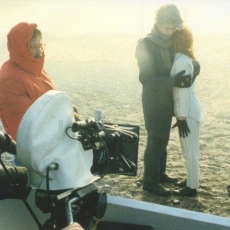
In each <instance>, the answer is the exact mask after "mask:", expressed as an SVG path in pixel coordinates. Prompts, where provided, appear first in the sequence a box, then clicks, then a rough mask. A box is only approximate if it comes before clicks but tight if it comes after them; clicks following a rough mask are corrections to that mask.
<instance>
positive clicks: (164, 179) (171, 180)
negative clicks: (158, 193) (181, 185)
mask: <svg viewBox="0 0 230 230" xmlns="http://www.w3.org/2000/svg"><path fill="white" fill-rule="evenodd" d="M177 181H178V179H177V178H175V177H169V176H168V175H167V174H163V175H162V176H161V177H160V183H175V182H177Z"/></svg>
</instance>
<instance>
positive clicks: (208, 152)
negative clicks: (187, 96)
mask: <svg viewBox="0 0 230 230" xmlns="http://www.w3.org/2000/svg"><path fill="white" fill-rule="evenodd" d="M84 39H85V38H84ZM84 39H82V40H81V42H82V43H81V48H82V49H83V50H84V53H83V54H82V55H80V54H79V53H77V54H75V56H74V57H73V58H72V59H71V58H70V59H69V60H65V59H63V58H62V55H64V51H63V53H61V52H59V56H58V57H59V59H58V58H57V57H56V59H54V58H55V57H54V56H53V57H52V56H49V54H48V55H47V63H46V69H47V71H48V73H50V75H51V76H52V78H53V80H54V82H55V83H56V85H57V86H58V88H59V89H60V90H63V91H66V92H68V94H69V95H70V96H71V98H72V100H73V103H74V104H76V105H77V107H78V109H79V112H80V114H81V116H82V118H83V119H87V118H93V117H94V110H95V109H101V110H102V112H103V117H102V118H103V120H104V121H108V122H113V123H118V124H119V123H120V124H134V125H139V126H140V140H139V156H138V173H137V176H136V177H127V176H118V175H106V176H105V177H104V178H103V179H102V180H100V181H99V182H98V187H99V189H101V190H103V191H105V192H106V193H108V194H110V195H116V196H121V197H126V198H131V199H137V200H142V201H147V202H151V203H157V204H162V205H166V206H172V207H177V208H181V209H188V210H193V211H198V212H203V213H209V214H215V215H220V216H225V217H230V197H229V195H228V193H227V189H226V187H227V186H228V185H229V184H230V178H229V171H230V160H229V150H230V142H229V138H230V130H229V124H230V116H229V114H230V106H229V105H230V100H229V98H230V92H229V88H230V77H229V73H230V66H229V59H230V58H229V54H223V55H222V53H221V54H218V55H219V56H218V55H217V53H218V51H219V50H220V49H221V47H222V45H221V44H223V43H226V41H227V39H229V38H228V36H225V37H223V36H220V37H216V38H215V39H212V40H209V39H208V37H205V36H203V37H202V36H200V37H197V38H196V48H197V50H198V52H197V54H198V55H197V58H198V60H199V61H200V62H201V74H200V76H198V78H197V80H196V83H195V84H196V92H197V97H198V98H199V101H200V103H201V106H202V123H201V136H200V170H201V176H200V188H199V189H198V195H197V197H195V198H188V197H184V198H178V197H174V196H171V197H167V198H165V197H159V196H156V195H152V194H149V193H147V192H145V191H143V190H142V175H143V152H144V149H145V144H146V131H145V127H144V120H143V113H142V107H141V84H140V83H139V82H138V69H137V66H136V60H135V59H134V49H135V41H136V38H135V37H134V38H133V37H127V36H124V37H119V40H118V38H115V37H113V39H110V40H108V39H107V37H100V39H104V40H103V42H104V43H103V42H102V43H101V44H97V45H98V46H100V47H99V48H98V50H100V49H101V50H103V51H104V53H102V52H96V51H92V49H91V47H90V46H89V45H88V44H89V43H90V42H91V43H90V44H93V42H95V41H97V38H92V40H90V42H89V41H88V40H84ZM88 39H89V38H88ZM116 39H117V40H116ZM121 41H122V43H120V42H121ZM102 44H103V47H102ZM118 44H119V51H118V49H117V46H118ZM126 44H129V45H128V46H127V45H126ZM226 44H229V45H227V47H226V48H230V43H229V42H228V43H226ZM210 47H211V49H210ZM64 48H65V47H64ZM214 57H215V58H214ZM220 57H221V61H219V58H220ZM52 58H53V59H52ZM51 60H52V61H53V60H55V62H54V61H53V62H52V61H51ZM95 60H97V61H95ZM173 122H174V121H173ZM5 159H6V160H7V161H8V160H9V161H10V158H9V159H8V156H5ZM167 173H168V174H169V175H173V176H177V177H178V178H179V179H184V178H186V172H185V162H184V159H183V156H182V155H181V152H180V146H179V139H178V136H177V131H176V130H172V132H171V136H170V142H169V145H168V163H167ZM165 186H166V187H168V188H171V189H176V187H175V186H173V185H170V184H165ZM175 199H178V200H179V203H177V204H175V203H174V202H173V201H174V200H175Z"/></svg>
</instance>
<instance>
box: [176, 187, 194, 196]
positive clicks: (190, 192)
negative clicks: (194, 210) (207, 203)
mask: <svg viewBox="0 0 230 230" xmlns="http://www.w3.org/2000/svg"><path fill="white" fill-rule="evenodd" d="M173 194H174V195H178V196H190V197H191V196H196V195H197V190H196V189H192V188H189V187H188V186H185V187H184V188H182V189H180V190H173Z"/></svg>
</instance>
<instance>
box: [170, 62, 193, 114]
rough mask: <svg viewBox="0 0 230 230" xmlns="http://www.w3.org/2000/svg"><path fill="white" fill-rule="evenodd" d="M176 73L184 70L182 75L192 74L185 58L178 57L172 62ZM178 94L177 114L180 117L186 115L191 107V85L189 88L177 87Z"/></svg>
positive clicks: (191, 68)
mask: <svg viewBox="0 0 230 230" xmlns="http://www.w3.org/2000/svg"><path fill="white" fill-rule="evenodd" d="M174 65H175V66H174V67H175V71H176V73H179V72H180V71H182V70H185V74H184V75H191V76H192V74H193V67H192V66H191V63H189V62H188V60H187V59H185V58H180V59H179V60H177V61H176V62H175V63H174ZM178 96H179V106H178V109H179V111H178V112H179V113H178V114H179V116H180V117H187V116H188V115H189V110H190V107H191V100H192V87H189V88H178Z"/></svg>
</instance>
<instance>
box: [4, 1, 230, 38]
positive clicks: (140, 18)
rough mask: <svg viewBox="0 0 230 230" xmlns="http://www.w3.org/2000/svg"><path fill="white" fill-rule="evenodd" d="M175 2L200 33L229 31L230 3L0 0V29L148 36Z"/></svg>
mask: <svg viewBox="0 0 230 230" xmlns="http://www.w3.org/2000/svg"><path fill="white" fill-rule="evenodd" d="M168 2H172V3H174V4H175V5H177V6H178V8H179V9H180V11H181V15H182V16H183V18H184V19H185V21H186V22H187V23H188V24H189V25H190V26H191V27H192V29H193V30H194V31H197V32H205V33H206V32H212V31H218V32H219V31H222V32H223V31H226V30H228V25H229V23H230V14H229V9H230V1H229V0H218V1H212V0H192V1H188V0H175V1H166V0H48V1H47V0H39V1H38V0H0V6H1V7H0V12H1V18H2V20H1V22H0V23H1V26H0V30H1V31H2V32H3V31H4V32H5V31H8V30H9V29H10V28H11V27H12V26H13V25H14V24H16V23H17V22H20V21H29V22H37V23H38V24H39V25H40V26H41V27H42V29H43V30H46V29H47V30H50V29H53V30H59V31H62V32H64V31H65V32H66V33H70V34H71V33H97V32H98V33H121V32H122V33H125V32H128V33H140V34H141V33H144V34H146V33H148V32H149V30H150V29H151V27H152V25H153V23H154V12H155V10H156V8H157V7H158V6H160V5H162V4H164V3H168Z"/></svg>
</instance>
